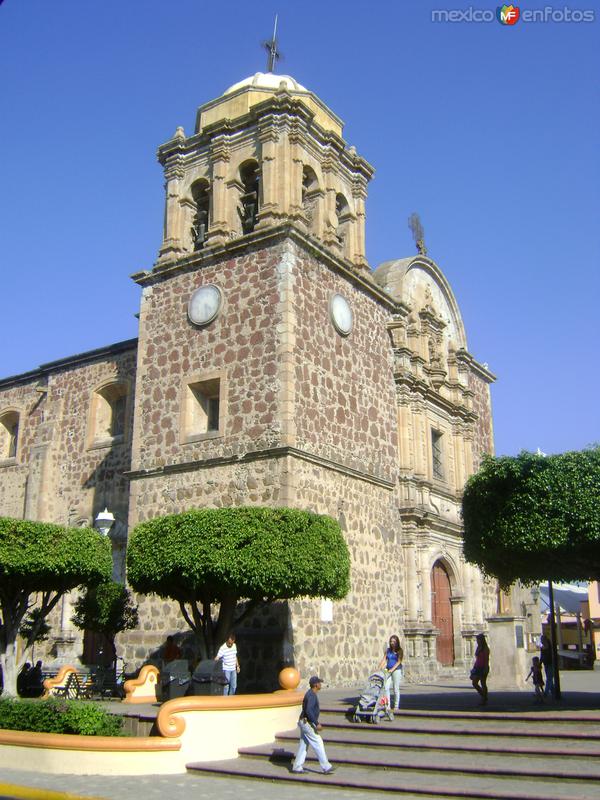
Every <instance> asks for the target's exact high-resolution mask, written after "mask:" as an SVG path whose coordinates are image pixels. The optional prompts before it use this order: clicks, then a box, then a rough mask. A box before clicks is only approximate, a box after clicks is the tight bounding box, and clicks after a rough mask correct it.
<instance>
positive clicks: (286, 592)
mask: <svg viewBox="0 0 600 800" xmlns="http://www.w3.org/2000/svg"><path fill="white" fill-rule="evenodd" d="M127 570H128V572H127V575H128V579H129V582H130V583H131V586H132V587H133V588H134V589H135V590H136V591H138V592H142V593H144V594H148V593H152V592H154V593H156V594H158V595H159V596H160V597H170V598H173V599H175V600H185V599H187V598H188V597H189V596H190V595H192V594H196V593H200V592H201V593H202V594H204V595H206V596H208V597H210V598H212V599H215V600H216V599H218V598H219V597H221V596H223V595H226V594H234V595H235V596H237V597H243V598H247V599H252V598H269V599H270V600H275V599H284V598H292V597H304V596H309V597H331V598H334V599H339V598H342V597H344V596H345V595H346V594H347V592H348V590H349V572H350V556H349V553H348V548H347V546H346V543H345V541H344V538H343V536H342V532H341V530H340V527H339V525H338V523H337V522H335V520H333V519H331V518H330V517H325V516H319V515H317V514H311V513H309V512H306V511H297V510H294V509H290V508H275V509H273V508H255V507H240V508H219V509H195V510H191V511H187V512H185V513H183V514H171V515H169V516H166V517H158V518H157V519H153V520H150V521H148V522H143V523H141V524H140V525H138V526H137V527H136V528H135V530H134V531H133V533H132V536H131V538H130V542H129V547H128V551H127Z"/></svg>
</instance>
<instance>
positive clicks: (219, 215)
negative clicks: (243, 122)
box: [208, 134, 231, 245]
mask: <svg viewBox="0 0 600 800" xmlns="http://www.w3.org/2000/svg"><path fill="white" fill-rule="evenodd" d="M229 159H230V150H229V138H228V137H227V136H225V135H223V134H222V135H220V136H216V137H215V138H214V139H213V141H212V142H211V148H210V166H211V177H212V180H211V186H212V197H211V200H212V202H211V204H210V222H209V226H208V243H209V244H211V245H212V244H225V242H226V241H227V239H228V238H229V232H230V230H231V225H230V223H229V219H230V216H231V213H230V212H231V209H229V208H228V196H227V188H226V180H227V168H228V164H229Z"/></svg>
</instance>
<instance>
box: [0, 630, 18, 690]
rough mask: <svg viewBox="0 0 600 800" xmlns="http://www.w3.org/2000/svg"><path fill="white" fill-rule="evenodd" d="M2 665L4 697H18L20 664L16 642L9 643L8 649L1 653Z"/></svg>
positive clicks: (0, 661) (0, 660)
mask: <svg viewBox="0 0 600 800" xmlns="http://www.w3.org/2000/svg"><path fill="white" fill-rule="evenodd" d="M0 666H1V667H2V679H3V681H4V688H3V690H2V697H18V692H17V675H18V664H17V643H16V642H12V643H9V644H8V647H7V648H6V651H5V652H4V653H0Z"/></svg>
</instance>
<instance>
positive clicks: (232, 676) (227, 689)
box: [223, 669, 237, 694]
mask: <svg viewBox="0 0 600 800" xmlns="http://www.w3.org/2000/svg"><path fill="white" fill-rule="evenodd" d="M223 675H225V677H226V678H227V680H228V683H226V684H225V686H223V694H235V690H236V689H237V670H235V669H231V670H229V669H225V670H223Z"/></svg>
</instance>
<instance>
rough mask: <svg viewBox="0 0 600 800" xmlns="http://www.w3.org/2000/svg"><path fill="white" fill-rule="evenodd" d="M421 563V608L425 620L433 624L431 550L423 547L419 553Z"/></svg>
mask: <svg viewBox="0 0 600 800" xmlns="http://www.w3.org/2000/svg"><path fill="white" fill-rule="evenodd" d="M419 556H420V559H419V560H420V562H421V608H422V610H423V620H424V621H425V622H431V570H430V569H429V548H428V547H427V546H425V547H423V548H422V549H421V551H420V553H419Z"/></svg>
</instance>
